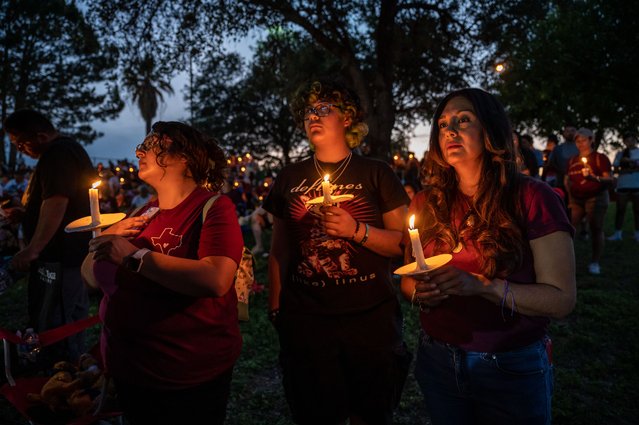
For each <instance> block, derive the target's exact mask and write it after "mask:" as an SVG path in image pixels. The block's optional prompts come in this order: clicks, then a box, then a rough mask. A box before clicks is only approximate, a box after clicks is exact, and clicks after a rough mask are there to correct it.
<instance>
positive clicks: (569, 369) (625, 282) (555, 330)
mask: <svg viewBox="0 0 639 425" xmlns="http://www.w3.org/2000/svg"><path fill="white" fill-rule="evenodd" d="M614 209H615V205H614V203H613V204H611V207H610V208H609V211H608V217H607V224H606V234H610V233H611V232H612V216H613V214H614ZM628 213H629V212H628ZM630 218H631V217H630V214H627V217H626V223H625V226H624V229H625V231H626V233H625V235H624V236H625V238H626V240H624V241H622V242H608V243H607V244H606V248H605V253H604V257H603V259H602V261H601V268H602V274H601V276H590V275H588V273H587V271H586V268H587V264H588V262H589V253H590V242H587V241H581V240H577V241H575V250H576V255H577V285H578V300H577V307H576V309H575V311H574V312H573V313H572V314H571V315H570V316H569V317H568V318H566V319H564V320H561V321H555V322H554V323H553V324H552V325H551V328H550V335H551V337H552V338H553V341H554V363H555V392H554V399H553V417H554V418H553V422H554V423H555V424H566V425H568V424H570V425H577V424H592V425H594V424H597V425H599V424H636V423H639V403H638V402H637V400H639V390H638V389H637V385H638V384H639V373H638V372H637V368H636V363H637V360H639V355H638V353H639V343H638V341H637V338H636V329H639V318H638V315H637V313H639V243H637V242H635V241H634V239H630V235H631V233H630V230H631V224H630ZM245 236H246V235H245ZM247 245H249V246H250V242H248V243H247ZM256 262H257V264H256V266H257V268H256V271H257V278H258V281H259V282H260V283H262V284H264V283H266V260H265V259H264V258H262V257H259V256H258V258H257V259H256ZM92 299H93V304H94V306H93V308H94V309H95V305H96V304H97V302H98V299H99V298H98V295H97V294H95V295H94V296H93V298H92ZM25 300H26V291H25V288H24V285H15V286H14V287H12V288H11V289H10V290H9V291H7V292H6V293H5V294H3V295H0V327H2V328H7V329H18V328H23V327H24V322H25V310H26V306H25ZM266 303H267V294H266V292H262V293H258V294H255V295H254V296H253V298H252V299H251V318H250V321H249V322H248V323H243V324H242V325H241V326H242V334H243V337H244V349H243V352H242V355H241V357H240V360H239V363H238V364H237V366H236V368H235V375H234V379H233V388H232V395H231V402H230V405H229V414H228V421H227V423H228V424H231V425H258V424H269V425H277V424H281V425H284V424H291V423H292V422H291V421H290V416H289V413H288V407H287V405H286V401H285V400H284V395H283V392H282V388H281V385H280V378H281V376H280V373H279V370H278V367H277V351H278V350H277V335H276V334H275V331H274V330H273V329H272V327H271V325H270V323H269V322H268V320H267V318H266V311H267V306H266ZM403 308H404V312H405V319H406V320H405V330H406V340H407V342H408V345H409V347H411V349H413V350H414V348H415V344H416V336H417V329H418V322H417V311H416V310H411V308H410V306H408V305H407V304H406V303H403ZM2 380H3V377H2V378H0V381H2ZM421 400H422V399H421V395H420V393H419V390H418V388H417V385H416V383H415V380H414V378H413V377H412V375H409V378H408V381H407V384H406V388H405V390H404V394H403V397H402V401H401V404H400V407H399V409H398V410H397V412H396V415H395V423H397V424H405V425H417V424H428V423H429V421H428V415H427V413H426V411H425V410H424V409H423V407H422V403H421ZM0 423H1V424H6V425H9V424H23V423H26V422H25V421H24V420H23V419H22V418H21V417H20V416H19V415H18V414H16V413H15V411H14V410H13V409H12V407H11V406H10V405H9V404H8V403H7V402H6V400H4V399H3V398H1V397H0Z"/></svg>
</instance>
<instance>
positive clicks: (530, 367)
mask: <svg viewBox="0 0 639 425" xmlns="http://www.w3.org/2000/svg"><path fill="white" fill-rule="evenodd" d="M415 378H416V379H417V382H418V383H419V386H420V388H421V390H422V393H423V394H424V399H425V403H426V408H427V410H428V411H429V412H430V415H431V420H432V423H433V425H466V424H491V425H493V424H504V425H506V424H507V425H517V424H550V423H551V409H550V404H551V398H552V390H553V373H552V365H551V364H550V363H549V361H548V354H547V353H546V346H545V341H543V340H540V341H537V342H535V343H534V344H531V345H529V346H527V347H523V348H520V349H517V350H513V351H509V352H503V353H480V352H472V351H464V350H462V349H460V348H457V347H454V346H451V345H449V344H445V343H441V342H438V341H435V340H433V339H432V338H431V337H430V336H428V335H426V334H425V333H424V332H423V331H422V332H421V334H420V338H419V347H418V351H417V363H416V366H415Z"/></svg>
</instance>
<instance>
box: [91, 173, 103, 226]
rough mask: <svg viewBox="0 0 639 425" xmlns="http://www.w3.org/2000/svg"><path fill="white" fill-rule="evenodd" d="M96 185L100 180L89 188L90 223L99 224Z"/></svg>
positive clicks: (98, 201)
mask: <svg viewBox="0 0 639 425" xmlns="http://www.w3.org/2000/svg"><path fill="white" fill-rule="evenodd" d="M98 186H100V181H99V180H98V181H97V182H95V183H93V185H92V186H91V189H89V205H90V207H91V224H92V225H97V224H100V197H99V195H98Z"/></svg>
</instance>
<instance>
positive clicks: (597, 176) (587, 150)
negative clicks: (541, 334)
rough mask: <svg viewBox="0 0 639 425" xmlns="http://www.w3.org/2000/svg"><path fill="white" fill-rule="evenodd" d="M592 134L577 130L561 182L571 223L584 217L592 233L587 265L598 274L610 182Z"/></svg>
mask: <svg viewBox="0 0 639 425" xmlns="http://www.w3.org/2000/svg"><path fill="white" fill-rule="evenodd" d="M593 142H594V135H593V133H592V131H590V130H589V129H587V128H580V129H579V130H577V135H576V136H575V144H576V146H577V149H579V154H578V155H576V156H573V157H572V158H570V160H569V161H568V173H567V174H566V178H565V186H566V188H567V189H568V194H569V195H570V196H569V198H570V202H569V207H570V214H571V220H572V224H573V226H575V227H578V226H579V225H581V222H582V220H583V218H584V217H586V218H587V221H588V225H589V227H590V233H591V234H592V238H591V243H592V257H591V260H590V264H589V265H588V272H590V274H594V275H598V274H601V268H600V266H599V259H600V258H601V254H602V253H603V247H604V232H603V226H604V219H605V218H606V211H607V210H608V204H609V203H610V197H609V195H608V187H609V185H610V184H612V181H613V179H612V177H611V176H610V172H611V169H612V166H611V164H610V160H609V159H608V157H607V156H606V155H604V154H601V153H599V152H595V151H594V150H593V149H592V144H593Z"/></svg>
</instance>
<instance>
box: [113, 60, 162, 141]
mask: <svg viewBox="0 0 639 425" xmlns="http://www.w3.org/2000/svg"><path fill="white" fill-rule="evenodd" d="M122 83H123V85H124V87H125V89H126V90H127V91H128V92H129V93H130V95H131V98H132V99H133V101H134V102H137V104H138V108H139V109H140V114H141V115H142V119H144V122H145V123H146V134H148V133H150V132H151V124H152V123H153V118H155V116H156V115H157V111H158V105H159V102H158V99H159V101H160V102H163V101H164V96H163V95H162V92H165V93H168V94H173V87H171V81H170V79H169V78H168V76H165V75H163V74H162V73H161V72H159V70H158V69H157V68H156V66H155V61H154V60H153V57H152V56H151V55H146V56H144V57H143V58H141V59H137V60H136V61H135V62H134V63H133V66H131V67H130V68H127V69H126V70H125V71H124V77H123V82H122Z"/></svg>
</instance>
